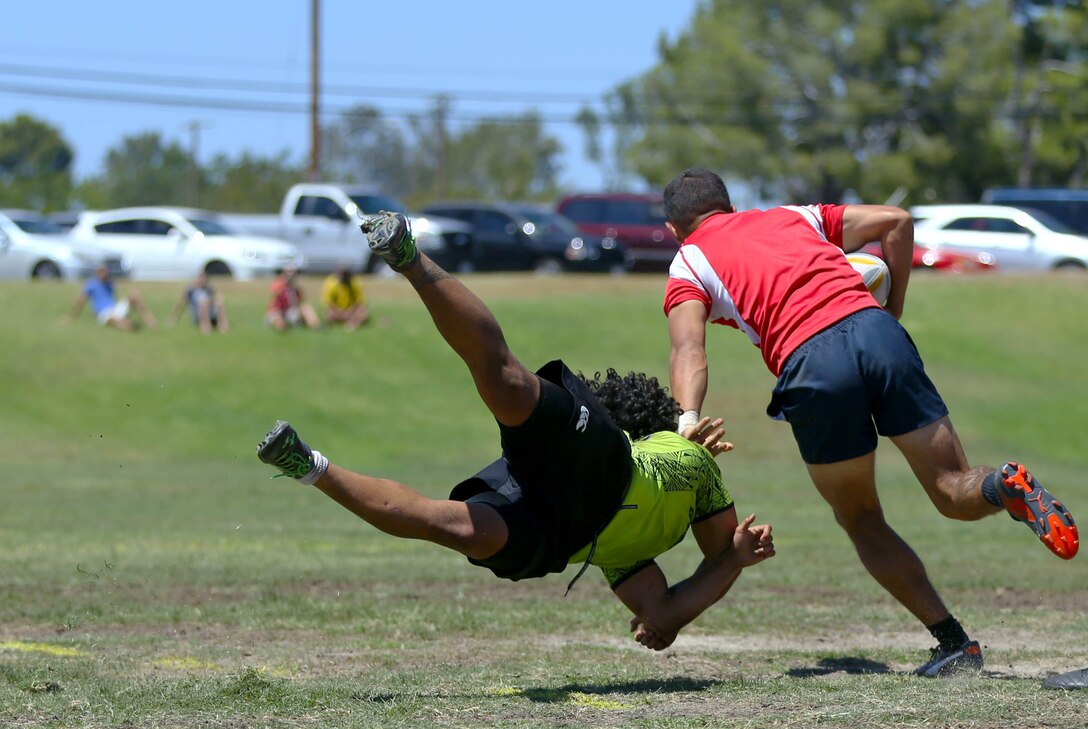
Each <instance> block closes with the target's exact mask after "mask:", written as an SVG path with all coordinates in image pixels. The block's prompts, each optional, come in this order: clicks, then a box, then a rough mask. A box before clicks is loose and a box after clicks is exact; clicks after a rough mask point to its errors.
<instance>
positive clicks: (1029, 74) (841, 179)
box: [583, 0, 1088, 202]
mask: <svg viewBox="0 0 1088 729" xmlns="http://www.w3.org/2000/svg"><path fill="white" fill-rule="evenodd" d="M1012 1H1013V0H973V1H972V2H958V3H957V2H948V1H947V0H866V1H865V2H856V1H855V2H847V0H766V1H765V2H760V3H737V2H729V1H728V0H709V1H708V2H706V3H704V4H703V5H701V6H700V7H699V9H698V10H697V11H696V13H695V16H694V17H693V19H692V22H691V24H690V26H689V28H688V29H687V30H686V31H684V32H683V33H681V34H680V35H679V36H678V37H677V38H676V39H675V40H674V41H669V40H668V39H666V38H662V39H661V41H660V43H659V57H660V62H659V63H658V64H657V65H656V66H655V67H654V68H652V69H650V70H649V71H647V72H646V73H644V74H643V75H641V76H639V77H638V78H636V79H634V80H632V81H630V82H628V83H626V84H623V85H621V86H620V87H618V88H617V89H615V90H614V91H613V92H612V93H611V94H610V95H609V96H608V98H607V99H606V112H605V114H604V116H603V119H602V118H599V117H598V116H595V115H594V114H593V113H592V112H586V113H585V114H584V115H583V126H584V127H585V128H586V129H587V131H592V130H593V127H594V125H595V124H596V125H597V126H598V127H600V126H602V122H603V124H605V125H608V126H610V127H611V128H612V129H613V130H614V131H615V134H614V135H613V138H614V139H615V142H616V145H617V146H616V148H615V149H614V150H613V154H614V155H616V156H617V157H618V158H619V159H620V160H621V161H620V163H619V164H617V165H616V168H617V169H620V170H626V169H630V170H632V171H634V172H635V173H636V174H637V175H638V176H639V177H641V178H642V179H643V180H645V181H646V182H648V183H650V184H652V185H655V186H660V185H661V184H663V183H664V182H666V181H667V180H668V179H670V178H671V177H672V176H673V175H674V174H675V173H676V172H678V171H679V170H680V169H682V168H684V167H687V166H692V165H704V166H708V167H711V168H714V169H716V170H718V171H719V172H721V173H722V174H723V176H725V177H726V178H727V179H737V178H739V180H740V181H743V182H744V183H746V184H748V185H751V186H753V187H754V188H756V189H758V190H759V191H761V192H762V193H763V194H764V195H766V196H768V197H773V198H777V199H780V200H785V201H790V202H794V201H810V200H814V199H820V200H837V199H841V198H842V197H844V196H845V195H846V193H847V192H848V191H850V190H853V191H854V192H855V193H856V194H857V195H858V196H859V197H860V198H861V199H862V200H865V201H882V200H885V199H888V198H895V199H900V198H902V197H903V196H904V195H908V197H907V200H908V202H922V201H925V200H928V199H944V200H977V199H978V196H979V195H980V194H981V192H982V191H983V190H984V189H985V188H986V187H989V186H991V185H993V184H995V183H998V182H1004V181H1011V180H1012V179H1013V178H1014V177H1015V176H1016V174H1017V170H1018V168H1019V167H1020V166H1021V165H1022V160H1021V155H1020V154H1019V153H1018V152H1019V149H1020V148H1021V147H1022V146H1023V142H1024V138H1025V135H1024V133H1023V130H1022V128H1020V127H1018V126H1017V123H1016V121H1017V120H1018V119H1022V118H1023V119H1027V118H1039V119H1040V120H1047V121H1039V122H1037V123H1036V126H1037V128H1038V129H1039V130H1040V131H1039V132H1032V134H1036V133H1037V134H1041V139H1040V141H1039V143H1038V144H1037V145H1036V146H1035V148H1034V149H1035V151H1037V159H1036V160H1034V161H1033V162H1032V164H1033V165H1034V166H1035V167H1037V168H1039V169H1049V168H1048V167H1047V165H1053V164H1059V163H1060V161H1061V159H1063V158H1064V159H1065V160H1066V162H1065V172H1066V173H1069V172H1070V171H1071V170H1073V169H1074V168H1075V167H1076V164H1077V162H1076V160H1077V159H1079V157H1078V155H1079V154H1082V153H1079V152H1076V149H1077V145H1076V140H1078V139H1079V140H1080V141H1081V146H1083V140H1084V139H1085V135H1084V134H1083V130H1082V127H1078V126H1076V124H1074V123H1073V120H1074V119H1076V118H1078V115H1079V114H1080V112H1076V111H1075V109H1073V107H1074V102H1075V99H1074V97H1076V94H1077V93H1079V97H1077V98H1079V99H1081V101H1079V103H1080V104H1081V107H1083V104H1084V102H1083V97H1084V88H1085V87H1084V73H1083V71H1082V70H1081V65H1080V63H1079V62H1078V63H1077V65H1076V68H1075V69H1074V71H1073V72H1072V73H1064V74H1058V75H1059V76H1060V77H1061V78H1055V79H1052V80H1050V81H1049V82H1048V87H1047V94H1045V95H1043V96H1042V98H1043V99H1044V102H1045V103H1044V102H1041V103H1040V104H1038V105H1036V106H1035V107H1029V108H1026V109H1025V105H1024V104H1023V103H1021V104H1020V108H1019V109H1017V108H1014V107H1016V104H1017V101H1018V100H1022V99H1023V98H1025V96H1026V95H1030V94H1031V93H1032V89H1037V88H1038V81H1034V80H1033V79H1036V78H1037V76H1038V73H1039V72H1040V71H1041V70H1042V69H1043V66H1042V65H1041V64H1042V63H1043V61H1042V59H1043V58H1044V57H1047V58H1050V59H1051V62H1053V58H1054V54H1055V53H1057V50H1056V49H1061V54H1064V58H1066V59H1070V58H1072V57H1076V56H1078V54H1079V55H1080V57H1083V51H1084V48H1085V43H1086V40H1085V38H1086V37H1088V34H1086V33H1085V32H1084V31H1085V27H1084V25H1083V23H1081V22H1080V21H1078V20H1076V19H1078V18H1082V17H1083V13H1084V10H1083V3H1082V2H1071V1H1067V2H1028V0H1022V2H1021V3H1020V4H1021V5H1025V6H1027V5H1030V6H1031V7H1030V11H1024V12H1022V13H1020V14H1017V13H1011V14H1010V2H1012ZM1028 19H1030V20H1031V23H1028ZM1074 21H1075V22H1074ZM1078 23H1079V24H1078ZM1029 25H1030V30H1031V33H1033V34H1034V35H1033V36H1031V37H1029V35H1030V34H1029V33H1028V30H1026V29H1027V28H1028V26H1029ZM1032 38H1035V39H1036V40H1035V41H1032ZM1037 38H1043V39H1046V43H1049V44H1050V46H1049V47H1050V48H1051V49H1054V50H1051V51H1046V50H1045V48H1046V47H1047V46H1046V43H1044V44H1043V46H1040V48H1037V49H1036V50H1035V52H1034V53H1028V52H1027V51H1028V50H1029V49H1030V48H1031V42H1036V43H1037ZM1016 49H1022V50H1021V55H1020V57H1019V63H1020V66H1021V69H1022V73H1021V74H1020V76H1017V73H1016V68H1017V65H1016V64H1017V62H1018V60H1017V54H1016V53H1014V51H1015V50H1016ZM1063 62H1064V63H1069V60H1065V61H1063ZM1068 70H1069V69H1067V71H1068ZM1048 73H1049V72H1048ZM1053 75H1054V74H1051V76H1053ZM1048 78H1050V77H1048ZM1073 79H1076V81H1074V80H1073ZM1033 84H1034V86H1033ZM1067 87H1068V88H1067ZM1082 121H1083V120H1082ZM1051 122H1052V126H1047V123H1051ZM1078 133H1080V135H1079V137H1078V136H1077V135H1078ZM1029 136H1030V135H1029ZM1042 140H1046V141H1042ZM594 143H595V144H598V146H599V141H595V142H594ZM1051 144H1053V145H1054V147H1053V150H1052V148H1051ZM1059 150H1060V151H1059ZM1044 161H1045V163H1044Z"/></svg>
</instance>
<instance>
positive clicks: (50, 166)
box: [0, 114, 74, 210]
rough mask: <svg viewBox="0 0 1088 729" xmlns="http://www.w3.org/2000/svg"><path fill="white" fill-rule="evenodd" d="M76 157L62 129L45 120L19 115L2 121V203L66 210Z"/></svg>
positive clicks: (12, 205)
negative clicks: (62, 134)
mask: <svg viewBox="0 0 1088 729" xmlns="http://www.w3.org/2000/svg"><path fill="white" fill-rule="evenodd" d="M73 158H74V154H73V152H72V148H71V147H70V146H69V145H68V142H66V141H65V140H64V138H63V137H62V136H61V134H60V132H59V131H58V130H57V129H55V128H54V127H52V126H50V125H49V124H47V123H45V122H43V121H40V120H38V119H35V118H34V117H32V116H29V115H27V114H19V115H17V116H15V117H14V118H13V119H11V120H10V121H5V122H0V206H6V207H20V208H30V209H33V210H58V209H64V208H65V207H66V206H67V205H68V198H69V195H70V194H71V191H72V169H71V168H72V160H73Z"/></svg>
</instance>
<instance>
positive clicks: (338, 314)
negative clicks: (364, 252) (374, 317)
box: [321, 267, 370, 332]
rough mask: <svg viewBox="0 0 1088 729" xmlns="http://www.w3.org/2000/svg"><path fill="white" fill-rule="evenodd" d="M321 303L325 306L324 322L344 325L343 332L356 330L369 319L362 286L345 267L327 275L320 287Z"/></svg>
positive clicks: (368, 309) (356, 277)
mask: <svg viewBox="0 0 1088 729" xmlns="http://www.w3.org/2000/svg"><path fill="white" fill-rule="evenodd" d="M321 303H323V304H324V305H325V320H326V321H328V322H329V323H330V324H332V323H340V324H343V325H344V331H345V332H350V331H354V330H355V329H358V328H359V326H360V325H362V324H365V323H366V321H367V320H368V319H370V307H368V306H367V303H366V295H365V294H364V293H363V285H362V283H360V282H359V277H358V276H354V275H352V273H351V270H350V269H348V268H346V267H341V268H339V269H338V270H337V271H336V273H332V274H329V276H328V277H327V278H326V279H325V283H324V285H323V286H322V287H321Z"/></svg>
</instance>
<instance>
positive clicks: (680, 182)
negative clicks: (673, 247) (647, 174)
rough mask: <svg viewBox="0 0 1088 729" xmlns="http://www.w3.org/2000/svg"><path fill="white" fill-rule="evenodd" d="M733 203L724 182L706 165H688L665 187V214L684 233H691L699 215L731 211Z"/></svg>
mask: <svg viewBox="0 0 1088 729" xmlns="http://www.w3.org/2000/svg"><path fill="white" fill-rule="evenodd" d="M732 206H733V204H732V203H731V202H729V190H727V189H726V187H725V182H723V181H722V178H721V177H719V176H718V175H716V174H715V173H713V172H711V171H710V170H708V169H706V168H705V167H689V168H688V169H686V170H684V171H683V172H681V173H680V174H679V175H677V176H676V177H674V178H673V179H672V181H671V182H670V183H669V184H668V185H666V186H665V217H666V218H668V221H669V222H670V223H672V224H673V226H674V227H675V228H676V229H677V230H678V231H679V232H680V233H681V234H683V235H688V234H690V233H691V232H692V229H693V226H694V225H695V219H696V218H698V217H699V216H700V215H705V214H706V213H710V212H713V211H715V210H721V211H722V212H729V209H730V208H731V207H732Z"/></svg>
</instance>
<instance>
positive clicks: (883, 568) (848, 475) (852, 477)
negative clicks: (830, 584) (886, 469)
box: [808, 452, 949, 625]
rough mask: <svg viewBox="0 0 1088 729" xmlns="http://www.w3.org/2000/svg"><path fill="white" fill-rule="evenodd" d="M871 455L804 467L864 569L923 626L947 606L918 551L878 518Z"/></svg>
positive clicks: (940, 616)
mask: <svg viewBox="0 0 1088 729" xmlns="http://www.w3.org/2000/svg"><path fill="white" fill-rule="evenodd" d="M875 455H876V454H875V452H874V453H870V454H868V455H865V456H861V457H860V458H852V459H850V460H848V461H840V462H839V463H830V464H821V465H812V464H808V472H809V475H810V476H811V478H812V482H813V483H814V484H815V485H816V489H817V490H818V491H819V492H820V495H821V496H823V497H824V500H825V501H827V503H828V504H829V505H830V506H831V509H832V511H834V513H835V520H836V521H837V522H838V523H839V525H840V526H841V527H842V528H843V529H844V530H845V531H846V534H847V536H849V537H850V541H852V542H853V543H854V548H855V549H856V550H857V553H858V557H860V558H861V562H862V564H864V565H865V568H866V569H867V570H868V571H869V574H871V575H872V576H873V578H874V579H875V580H876V581H877V582H878V583H880V585H881V587H883V588H884V589H885V590H887V591H888V592H889V593H891V595H892V597H894V598H895V599H896V600H898V601H899V602H900V603H902V604H903V606H904V607H906V608H907V609H908V610H910V612H911V614H913V615H914V616H915V617H916V618H918V619H919V620H921V621H922V623H923V624H924V625H933V624H934V623H938V622H940V621H941V620H944V619H945V618H947V617H948V616H949V612H948V608H946V607H945V604H944V602H943V601H942V600H941V597H940V595H938V594H937V590H936V589H935V588H934V587H933V584H932V583H931V582H930V581H929V576H928V575H927V574H926V570H925V567H924V566H923V565H922V561H921V560H920V559H919V558H918V555H917V554H915V553H914V550H913V549H911V548H910V546H909V545H907V543H906V542H905V541H903V539H902V538H901V537H900V536H899V535H898V534H897V533H896V532H895V530H893V529H892V528H891V526H889V525H888V523H887V522H886V521H885V520H884V510H883V509H882V508H881V506H880V499H879V497H878V496H877V492H876V473H875V462H876V459H875Z"/></svg>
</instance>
